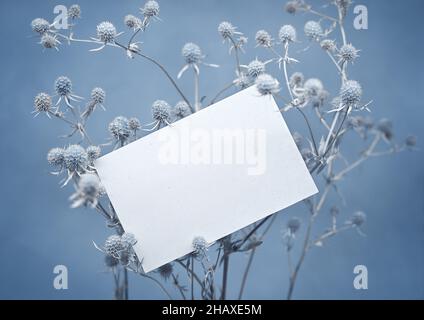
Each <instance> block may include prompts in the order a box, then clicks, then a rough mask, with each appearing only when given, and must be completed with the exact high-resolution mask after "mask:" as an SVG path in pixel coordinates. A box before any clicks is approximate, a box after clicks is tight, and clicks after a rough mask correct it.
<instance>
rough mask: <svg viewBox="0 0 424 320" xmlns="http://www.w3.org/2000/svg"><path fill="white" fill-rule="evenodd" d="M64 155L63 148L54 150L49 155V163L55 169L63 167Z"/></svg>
mask: <svg viewBox="0 0 424 320" xmlns="http://www.w3.org/2000/svg"><path fill="white" fill-rule="evenodd" d="M64 153H65V150H63V149H62V148H53V149H51V150H50V151H49V152H48V153H47V161H48V162H49V164H51V165H52V166H54V167H62V166H63V163H64V161H65V159H64Z"/></svg>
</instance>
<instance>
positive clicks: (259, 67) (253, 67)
mask: <svg viewBox="0 0 424 320" xmlns="http://www.w3.org/2000/svg"><path fill="white" fill-rule="evenodd" d="M264 72H265V63H263V62H262V61H260V60H258V59H255V60H253V61H252V62H250V63H249V64H248V65H247V74H248V76H249V77H251V78H252V79H256V78H257V77H258V76H259V75H260V74H262V73H264Z"/></svg>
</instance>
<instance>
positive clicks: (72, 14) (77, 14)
mask: <svg viewBox="0 0 424 320" xmlns="http://www.w3.org/2000/svg"><path fill="white" fill-rule="evenodd" d="M68 17H69V18H71V19H77V18H81V7H80V6H79V5H77V4H73V5H72V6H70V7H69V8H68Z"/></svg>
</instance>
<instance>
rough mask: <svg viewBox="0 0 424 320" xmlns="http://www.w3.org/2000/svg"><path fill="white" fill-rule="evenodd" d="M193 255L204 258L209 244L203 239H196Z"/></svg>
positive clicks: (194, 240)
mask: <svg viewBox="0 0 424 320" xmlns="http://www.w3.org/2000/svg"><path fill="white" fill-rule="evenodd" d="M192 247H193V253H194V254H195V255H196V256H204V255H205V254H206V251H207V250H208V243H207V242H206V240H205V238H203V237H195V238H194V239H193V242H192Z"/></svg>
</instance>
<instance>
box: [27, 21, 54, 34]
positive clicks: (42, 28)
mask: <svg viewBox="0 0 424 320" xmlns="http://www.w3.org/2000/svg"><path fill="white" fill-rule="evenodd" d="M31 28H32V31H34V32H36V33H39V34H45V33H46V32H47V31H49V29H50V23H49V22H48V21H47V20H45V19H43V18H36V19H34V20H32V22H31Z"/></svg>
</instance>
